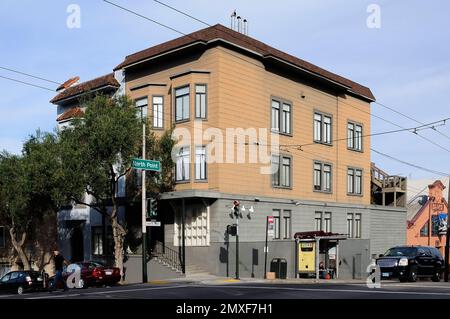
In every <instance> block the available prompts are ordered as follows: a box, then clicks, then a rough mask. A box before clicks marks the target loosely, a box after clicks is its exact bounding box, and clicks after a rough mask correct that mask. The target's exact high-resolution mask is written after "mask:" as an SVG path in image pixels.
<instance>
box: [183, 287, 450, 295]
mask: <svg viewBox="0 0 450 319" xmlns="http://www.w3.org/2000/svg"><path fill="white" fill-rule="evenodd" d="M191 287H197V288H206V287H203V286H196V285H193V286H191ZM209 287H216V288H241V289H268V290H291V291H310V292H312V291H318V292H350V293H366V294H397V295H401V294H406V295H433V296H435V295H439V296H443V295H444V296H450V293H446V292H415V291H386V290H375V289H373V290H355V289H322V288H315V289H314V288H290V287H264V286H263V287H258V286H227V285H211V286H209Z"/></svg>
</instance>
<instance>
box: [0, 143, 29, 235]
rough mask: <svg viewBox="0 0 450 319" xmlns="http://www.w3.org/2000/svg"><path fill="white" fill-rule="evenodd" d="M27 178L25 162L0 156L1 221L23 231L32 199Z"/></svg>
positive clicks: (7, 156)
mask: <svg viewBox="0 0 450 319" xmlns="http://www.w3.org/2000/svg"><path fill="white" fill-rule="evenodd" d="M27 193H28V185H27V181H26V178H25V165H24V160H23V159H22V158H21V157H19V156H15V155H11V154H8V153H6V152H3V153H1V154H0V221H1V223H2V224H3V225H7V226H9V227H12V225H16V228H17V229H19V230H20V231H23V230H25V229H26V228H27V225H28V220H29V212H28V208H29V207H30V199H29V196H27Z"/></svg>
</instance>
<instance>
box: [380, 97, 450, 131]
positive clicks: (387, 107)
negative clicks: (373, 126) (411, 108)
mask: <svg viewBox="0 0 450 319" xmlns="http://www.w3.org/2000/svg"><path fill="white" fill-rule="evenodd" d="M374 103H375V104H378V105H379V106H381V107H384V108H385V109H388V110H390V111H392V112H394V113H397V114H399V115H401V116H403V117H405V118H407V119H409V120H411V121H413V122H416V123H418V124H423V122H421V121H418V120H416V119H415V118H413V117H411V116H409V115H407V114H405V113H402V112H400V111H397V110H396V109H394V108H393V107H390V106H387V105H386V104H383V103H380V102H377V101H375V102H374ZM434 130H435V131H436V132H437V133H439V134H440V135H442V136H444V137H445V138H447V139H450V137H449V136H448V135H446V134H445V133H443V132H441V131H439V130H438V129H436V128H434Z"/></svg>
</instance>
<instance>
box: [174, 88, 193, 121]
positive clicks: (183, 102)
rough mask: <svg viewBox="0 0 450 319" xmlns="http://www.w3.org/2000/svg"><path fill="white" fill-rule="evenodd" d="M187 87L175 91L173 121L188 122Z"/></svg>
mask: <svg viewBox="0 0 450 319" xmlns="http://www.w3.org/2000/svg"><path fill="white" fill-rule="evenodd" d="M189 104H190V102H189V86H185V87H182V88H178V89H175V121H176V122H180V121H187V120H189Z"/></svg>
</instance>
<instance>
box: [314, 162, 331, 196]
mask: <svg viewBox="0 0 450 319" xmlns="http://www.w3.org/2000/svg"><path fill="white" fill-rule="evenodd" d="M331 174H332V171H331V165H330V164H326V163H321V162H314V190H315V191H322V192H331Z"/></svg>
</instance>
